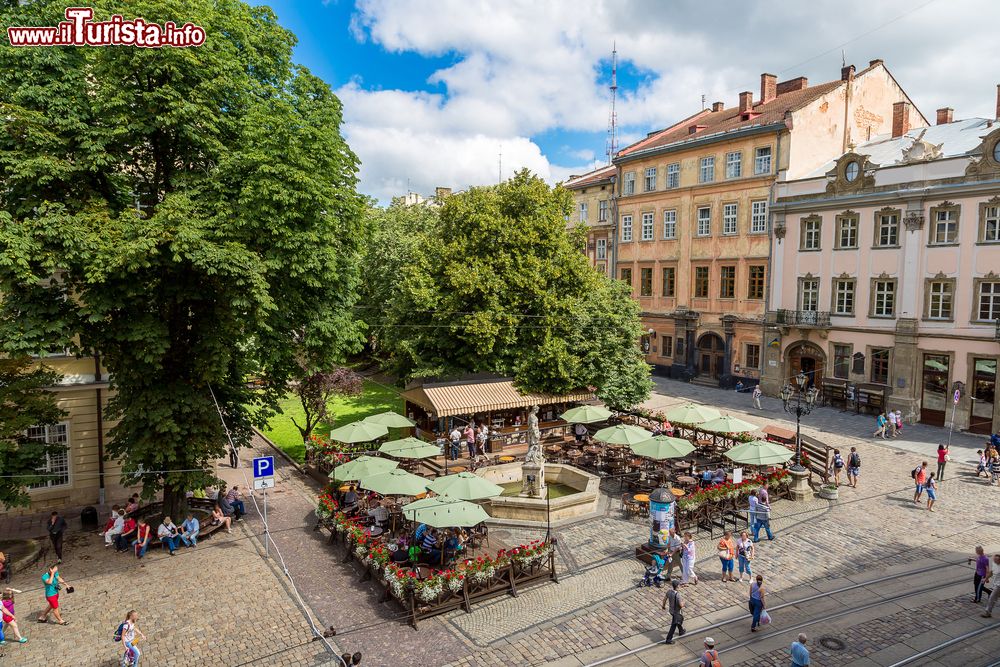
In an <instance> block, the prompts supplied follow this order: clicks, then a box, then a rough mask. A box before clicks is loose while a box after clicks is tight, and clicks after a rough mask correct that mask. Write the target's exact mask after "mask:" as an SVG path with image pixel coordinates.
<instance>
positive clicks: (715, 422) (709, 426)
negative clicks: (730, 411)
mask: <svg viewBox="0 0 1000 667" xmlns="http://www.w3.org/2000/svg"><path fill="white" fill-rule="evenodd" d="M698 428H699V429H701V430H702V431H711V432H713V433H747V432H750V433H752V432H754V431H759V430H760V426H757V425H756V424H751V423H750V422H748V421H743V420H742V419H739V418H738V417H730V416H729V415H726V416H725V417H719V418H717V419H712V420H710V421H707V422H704V423H702V424H698Z"/></svg>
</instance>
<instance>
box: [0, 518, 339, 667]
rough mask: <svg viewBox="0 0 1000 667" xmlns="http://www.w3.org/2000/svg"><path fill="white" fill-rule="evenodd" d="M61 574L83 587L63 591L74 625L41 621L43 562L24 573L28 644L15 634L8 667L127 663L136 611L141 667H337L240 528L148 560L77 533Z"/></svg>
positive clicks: (21, 618) (22, 615)
mask: <svg viewBox="0 0 1000 667" xmlns="http://www.w3.org/2000/svg"><path fill="white" fill-rule="evenodd" d="M63 555H64V556H65V562H64V564H63V565H62V566H61V567H60V573H61V574H62V575H63V576H64V577H65V578H66V580H67V581H68V582H69V583H70V584H72V585H73V586H74V588H75V592H74V593H72V594H69V593H66V592H65V590H64V591H63V593H62V594H61V595H60V611H62V614H63V618H64V619H65V620H66V621H67V622H68V625H67V626H65V627H60V626H58V625H55V624H54V623H49V624H46V625H39V624H38V623H35V621H34V619H35V618H37V617H38V615H39V614H40V613H41V612H42V610H43V609H44V608H45V606H46V605H45V600H44V597H43V591H42V583H41V579H40V577H41V575H42V573H43V572H44V570H45V564H44V562H41V563H38V564H37V565H36V566H34V567H32V568H31V569H30V571H25V572H21V573H16V574H15V575H14V580H13V582H12V585H13V586H14V587H16V588H18V589H20V590H21V591H22V593H20V594H18V595H17V596H16V600H15V612H16V614H17V617H18V625H19V626H20V628H21V630H22V633H23V634H25V635H27V636H28V638H29V640H28V643H26V644H16V643H14V642H13V641H11V640H12V639H13V637H12V636H11V635H10V634H8V636H7V639H8V642H7V645H6V646H4V647H3V648H2V650H0V653H2V654H5V656H4V657H3V658H0V664H9V665H17V666H18V667H43V666H44V667H81V666H93V665H100V666H102V667H113V666H115V665H117V664H118V662H117V658H116V650H117V649H116V647H115V645H114V644H113V643H112V635H113V634H114V631H115V628H117V627H118V623H120V622H121V621H122V620H123V619H124V616H125V613H126V612H127V611H128V610H129V609H136V610H137V611H138V612H139V628H140V629H141V630H142V631H143V632H144V633H145V634H146V636H147V637H148V639H147V640H146V641H141V642H140V643H139V647H140V649H141V650H142V652H143V659H142V664H144V665H146V664H148V665H169V666H174V665H176V666H181V665H192V664H213V665H281V666H283V667H291V666H293V665H294V666H296V667H298V666H301V667H305V666H312V665H316V666H319V665H328V664H330V660H329V659H330V656H329V655H328V654H327V653H326V651H325V650H324V649H323V646H322V645H321V644H319V643H313V642H311V641H310V637H311V634H310V633H309V632H308V631H307V629H306V627H305V621H304V618H303V615H302V611H301V610H300V609H299V608H298V607H297V606H296V605H295V604H294V603H293V602H292V601H291V599H290V598H289V595H288V592H287V591H286V590H285V587H284V585H283V584H282V583H281V581H280V579H279V578H278V577H277V576H276V573H275V572H274V571H273V570H272V568H271V567H269V566H268V564H267V563H266V562H265V561H264V560H263V559H261V558H260V556H259V555H258V551H257V545H256V544H255V542H253V541H251V540H250V539H249V538H248V537H247V535H246V533H245V532H244V531H243V530H242V528H241V527H239V526H238V527H237V528H236V529H235V530H234V531H233V534H232V535H227V534H225V532H223V533H221V534H216V535H214V536H212V537H210V538H208V539H206V540H205V541H203V542H202V543H201V544H199V545H198V546H197V547H196V548H193V549H183V550H181V551H180V552H179V553H178V555H177V556H175V557H172V558H171V557H170V556H169V555H168V554H167V553H166V552H165V551H160V550H159V549H156V550H151V551H150V552H149V553H147V555H146V557H145V558H144V559H142V560H137V559H136V558H135V557H134V556H132V555H131V554H116V553H114V550H113V549H109V548H105V547H104V540H103V538H101V537H100V536H99V535H97V534H95V533H81V532H76V533H71V534H70V535H69V536H68V537H67V540H66V545H65V549H64V554H63Z"/></svg>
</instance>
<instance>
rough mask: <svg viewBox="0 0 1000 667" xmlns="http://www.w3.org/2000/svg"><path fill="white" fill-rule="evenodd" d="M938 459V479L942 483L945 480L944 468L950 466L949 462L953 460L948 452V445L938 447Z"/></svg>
mask: <svg viewBox="0 0 1000 667" xmlns="http://www.w3.org/2000/svg"><path fill="white" fill-rule="evenodd" d="M937 457H938V468H937V479H938V481H939V482H940V481H941V480H943V479H944V468H945V466H946V465H947V464H948V461H950V460H951V456H950V455H949V451H948V445H938V448H937Z"/></svg>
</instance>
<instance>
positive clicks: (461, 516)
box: [403, 496, 490, 528]
mask: <svg viewBox="0 0 1000 667" xmlns="http://www.w3.org/2000/svg"><path fill="white" fill-rule="evenodd" d="M403 516H404V517H406V518H407V519H410V520H412V521H415V522H417V523H423V524H426V525H428V526H430V527H431V528H471V527H472V526H477V525H479V524H480V523H482V522H483V521H486V520H487V519H489V518H490V516H489V514H487V513H486V510H484V509H483V508H482V507H480V506H479V505H476V504H475V503H470V502H467V501H465V500H459V499H458V498H452V497H449V496H437V497H436V498H424V499H423V500H418V501H417V502H415V503H410V504H409V505H403Z"/></svg>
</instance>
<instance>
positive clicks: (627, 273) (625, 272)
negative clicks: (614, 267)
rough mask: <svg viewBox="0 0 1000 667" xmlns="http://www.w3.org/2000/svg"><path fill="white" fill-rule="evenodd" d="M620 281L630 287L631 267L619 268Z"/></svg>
mask: <svg viewBox="0 0 1000 667" xmlns="http://www.w3.org/2000/svg"><path fill="white" fill-rule="evenodd" d="M621 276H622V282H623V283H626V284H627V285H628V286H629V289H631V288H632V269H622V270H621Z"/></svg>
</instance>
